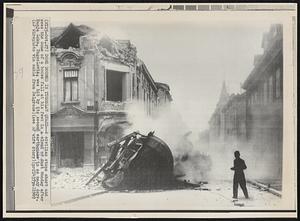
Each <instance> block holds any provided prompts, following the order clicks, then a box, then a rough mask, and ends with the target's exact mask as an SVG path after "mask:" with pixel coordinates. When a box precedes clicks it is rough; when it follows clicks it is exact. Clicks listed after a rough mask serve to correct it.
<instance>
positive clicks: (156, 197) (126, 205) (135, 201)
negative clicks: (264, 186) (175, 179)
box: [51, 181, 281, 210]
mask: <svg viewBox="0 0 300 221" xmlns="http://www.w3.org/2000/svg"><path fill="white" fill-rule="evenodd" d="M247 188H248V192H249V196H250V199H245V198H244V196H243V193H242V191H241V189H240V188H239V197H238V198H239V199H238V201H236V202H233V200H232V198H231V197H232V183H231V182H230V181H214V182H213V181H211V182H209V183H208V184H204V185H203V186H201V188H200V189H199V188H195V189H180V190H167V191H143V192H142V191H127V192H124V191H123V192H117V191H106V190H103V189H101V187H98V189H97V188H93V189H63V188H56V189H53V190H52V194H51V198H52V209H55V210H56V209H57V210H59V209H62V210H63V209H67V210H70V209H72V210H174V209H176V210H223V209H225V210H226V209H227V210H239V209H241V210H247V209H249V210H268V209H279V208H281V198H280V197H278V196H275V195H273V194H271V193H269V192H266V191H264V190H261V189H258V188H257V187H254V186H253V185H251V184H249V183H248V184H247Z"/></svg>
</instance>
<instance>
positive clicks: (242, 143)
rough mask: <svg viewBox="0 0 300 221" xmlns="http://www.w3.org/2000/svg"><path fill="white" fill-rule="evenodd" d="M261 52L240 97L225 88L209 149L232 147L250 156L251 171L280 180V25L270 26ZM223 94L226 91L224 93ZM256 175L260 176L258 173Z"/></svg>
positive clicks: (212, 121)
mask: <svg viewBox="0 0 300 221" xmlns="http://www.w3.org/2000/svg"><path fill="white" fill-rule="evenodd" d="M262 48H263V49H264V52H263V54H262V55H256V56H255V57H254V68H253V70H252V72H251V73H250V75H249V76H248V77H247V79H246V80H245V82H244V83H243V85H242V88H243V89H244V90H245V92H244V93H242V94H237V95H231V96H229V95H228V94H226V93H225V92H224V87H225V86H224V85H223V89H222V92H221V96H220V100H219V103H218V105H217V107H216V110H215V112H214V114H213V115H212V117H211V119H210V121H209V143H210V147H211V148H213V147H216V146H218V147H220V146H221V147H225V148H226V146H228V145H235V146H239V147H242V148H244V150H245V151H247V152H248V153H249V154H251V155H252V157H253V159H254V161H255V162H252V165H253V167H254V168H253V169H254V170H256V171H260V172H261V174H263V176H264V179H277V180H281V179H282V178H281V176H282V149H283V146H282V139H283V138H282V136H283V52H282V25H277V24H276V25H272V26H271V27H270V30H269V32H268V33H265V34H264V36H263V41H262ZM225 91H226V90H225ZM257 174H259V173H257Z"/></svg>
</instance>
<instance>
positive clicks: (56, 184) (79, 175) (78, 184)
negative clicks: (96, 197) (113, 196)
mask: <svg viewBox="0 0 300 221" xmlns="http://www.w3.org/2000/svg"><path fill="white" fill-rule="evenodd" d="M93 174H94V170H93V169H89V168H83V167H78V168H59V169H58V170H57V171H55V172H51V189H95V190H96V189H102V187H101V185H100V182H101V176H100V175H99V177H97V178H96V179H94V180H93V182H91V183H90V185H88V186H86V185H85V183H86V182H87V180H88V179H89V178H90V177H91V176H93Z"/></svg>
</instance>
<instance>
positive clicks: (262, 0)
mask: <svg viewBox="0 0 300 221" xmlns="http://www.w3.org/2000/svg"><path fill="white" fill-rule="evenodd" d="M3 3H6V4H9V3H12V4H14V3H20V4H22V3H55V4H60V3H62V4H64V3H98V4H106V3H107V4H114V3H118V4H121V3H137V4H138V3H149V4H151V3H169V4H170V5H173V4H176V3H182V4H185V5H187V4H197V3H199V4H202V3H205V4H208V5H209V4H212V3H220V4H227V3H228V4H230V3H233V4H234V3H236V4H242V3H248V4H252V3H256V4H260V3H272V4H276V3H295V4H296V5H297V34H298V24H299V21H298V11H299V5H298V0H285V1H282V0H260V1H257V0H243V1H241V0H237V1H234V0H227V1H225V0H211V1H208V0H194V1H192V0H187V1H184V0H173V1H167V0H152V1H145V0H140V1H138V0H124V1H121V0H117V1H111V0H101V1H97V0H75V1H74V0H73V1H72V0H62V1H60V0H51V1H48V0H44V1H43V0H34V1H32V0H22V1H18V0H11V1H7V0H3V2H2V6H4V4H3ZM6 7H7V8H6V9H7V12H8V14H9V15H8V17H13V15H14V10H13V9H9V8H8V7H9V5H6ZM16 11H63V10H16ZM65 11H103V10H65ZM105 11H116V10H105ZM122 11H133V10H122ZM138 11H148V10H138ZM172 11H182V10H172ZM190 11H194V10H190ZM196 11H199V12H200V11H201V10H196ZM245 11H246V10H245ZM262 11H268V10H262ZM297 40H298V39H297ZM297 43H298V41H297ZM297 56H298V50H297ZM298 87H299V86H297V90H298ZM297 123H298V120H297ZM297 129H298V124H297ZM296 163H297V162H296ZM297 168H298V166H297ZM2 169H3V168H2ZM2 178H3V173H2ZM2 181H3V179H2ZM296 182H298V176H296ZM297 194H298V191H297ZM297 196H298V195H297ZM297 202H298V197H297ZM297 209H298V208H297ZM242 212H247V213H296V212H297V210H7V211H6V213H10V214H13V213H69V214H72V213H73V214H74V213H182V214H187V213H242ZM297 217H298V212H297ZM65 218H68V217H65ZM208 219H216V218H208ZM255 219H257V220H259V219H262V218H255ZM265 219H267V217H266V218H265ZM281 219H284V218H281Z"/></svg>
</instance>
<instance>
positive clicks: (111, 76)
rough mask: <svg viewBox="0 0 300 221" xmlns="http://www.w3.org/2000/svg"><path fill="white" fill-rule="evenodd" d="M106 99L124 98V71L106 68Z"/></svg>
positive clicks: (119, 99) (121, 99)
mask: <svg viewBox="0 0 300 221" xmlns="http://www.w3.org/2000/svg"><path fill="white" fill-rule="evenodd" d="M106 100H108V101H124V100H126V73H124V72H119V71H112V70H107V72H106Z"/></svg>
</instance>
